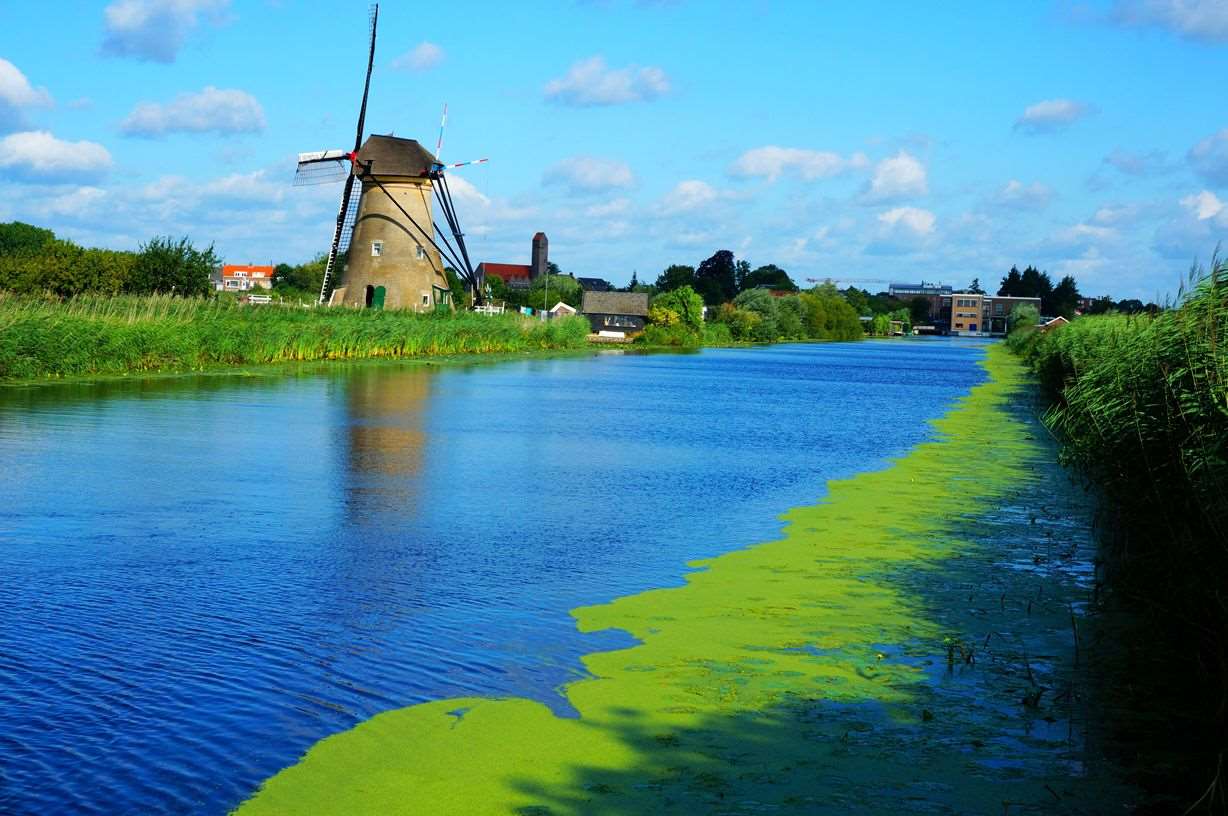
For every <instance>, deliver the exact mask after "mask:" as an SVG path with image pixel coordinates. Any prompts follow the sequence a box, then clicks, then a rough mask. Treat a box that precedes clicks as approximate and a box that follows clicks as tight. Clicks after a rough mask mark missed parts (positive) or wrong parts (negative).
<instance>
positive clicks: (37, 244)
mask: <svg viewBox="0 0 1228 816" xmlns="http://www.w3.org/2000/svg"><path fill="white" fill-rule="evenodd" d="M54 240H55V233H54V232H52V231H51V230H49V229H43V228H42V227H35V226H32V225H30V224H24V223H22V222H21V221H13V222H10V223H8V224H0V255H33V254H35V253H37V252H39V251H40V250H42V249H43V248H44V247H46V246H47V245H48V244H50V243H51V242H52V241H54Z"/></svg>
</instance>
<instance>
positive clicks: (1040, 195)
mask: <svg viewBox="0 0 1228 816" xmlns="http://www.w3.org/2000/svg"><path fill="white" fill-rule="evenodd" d="M1052 198H1053V190H1052V188H1050V187H1048V186H1046V185H1044V184H1041V183H1040V182H1039V181H1034V182H1032V183H1031V184H1024V183H1023V182H1022V181H1019V180H1018V179H1011V180H1010V181H1008V182H1007V183H1006V184H1005V186H1003V187H1002V189H1000V190H998V192H997V193H995V194H994V197H993V203H994V204H995V205H997V206H999V207H1003V208H1005V209H1016V210H1042V209H1044V208H1045V207H1047V206H1049V201H1050V200H1051V199H1052Z"/></svg>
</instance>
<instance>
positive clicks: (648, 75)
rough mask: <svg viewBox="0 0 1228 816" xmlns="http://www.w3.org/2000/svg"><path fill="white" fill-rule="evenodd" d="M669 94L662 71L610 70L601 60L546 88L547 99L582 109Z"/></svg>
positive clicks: (577, 67) (583, 64)
mask: <svg viewBox="0 0 1228 816" xmlns="http://www.w3.org/2000/svg"><path fill="white" fill-rule="evenodd" d="M668 92H669V78H668V77H667V76H666V75H665V72H664V71H662V70H661V69H660V68H654V67H652V66H647V67H643V68H641V67H639V66H636V65H630V66H627V67H626V68H617V69H616V68H610V67H609V66H607V65H606V62H605V59H604V58H603V57H600V56H595V57H589V58H588V59H583V60H580V61H579V62H577V63H575V64H573V65H572V66H571V68H570V69H568V71H567V74H566V76H563V77H560V78H559V79H552V80H550V82H548V83H547V84H546V99H548V100H550V101H553V102H558V103H560V104H563V105H575V106H578V107H592V106H597V105H623V104H626V103H628V102H641V101H644V100H648V99H656V98H657V97H659V96H662V95H664V94H666V93H668Z"/></svg>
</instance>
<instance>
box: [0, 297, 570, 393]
mask: <svg viewBox="0 0 1228 816" xmlns="http://www.w3.org/2000/svg"><path fill="white" fill-rule="evenodd" d="M587 334H588V322H587V321H585V320H584V319H582V318H576V317H572V318H563V319H559V320H554V321H550V322H548V323H541V322H537V321H530V320H525V319H523V318H521V317H519V316H516V315H505V316H493V317H486V316H481V315H474V314H469V313H463V314H455V315H420V314H415V313H412V312H397V311H358V310H351V309H316V308H302V307H294V306H281V305H266V306H241V305H238V304H235V303H233V302H230V301H228V300H225V299H188V298H174V297H169V296H157V295H155V296H148V297H135V296H134V297H106V296H80V297H76V298H71V299H68V300H58V299H54V298H27V297H19V296H14V295H11V294H5V293H0V380H4V381H21V380H35V379H45V378H55V377H73V376H91V375H109V374H124V373H129V372H152V371H193V370H198V369H203V368H209V367H215V366H225V365H257V364H267V363H280V362H289V361H307V360H335V359H361V358H371V357H423V356H434V355H451V354H490V353H506V352H520V351H532V350H543V349H569V348H581V347H583V346H584V344H585V337H586V335H587Z"/></svg>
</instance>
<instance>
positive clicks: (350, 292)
mask: <svg viewBox="0 0 1228 816" xmlns="http://www.w3.org/2000/svg"><path fill="white" fill-rule="evenodd" d="M354 163H355V166H356V168H358V170H357V171H356V172H359V173H360V175H359V180H360V181H361V182H362V192H361V196H360V198H359V203H358V211H357V214H356V216H355V219H354V226H353V233H352V234H351V237H350V242H349V249H348V251H347V253H346V256H345V261H344V263H343V264H342V266H341V274H340V276H339V278H340V280H339V281H338V284H337V286H336V288H334V289H333V291H332V296H331V298H330V299H329V304H330V305H344V306H360V307H371V308H387V309H413V310H414V311H419V312H422V311H433V310H434V309H436V308H438V307H440V306H448V307H449V308H450V304H451V290H450V289H449V288H448V280H447V278H446V277H445V276H444V271H443V260H442V258H441V256H440V253H439V250H438V249H436V247H435V231H434V220H433V218H432V216H431V207H432V202H433V200H434V195H433V192H432V181H431V177H432V173H433V168H434V165H435V159H434V157H433V156H432V155H431V154H430V153H429V152H427V150H426V149H425V148H424V147H422V145H420V144H419V143H418V142H416V141H414V140H413V139H399V138H397V137H395V136H371V137H369V138H368V139H367V141H366V143H364V144H363V146H362V148H361V149H360V150H359V151H358V154H357V156H356V157H355V162H354ZM416 225H418V226H420V227H421V229H418V228H416Z"/></svg>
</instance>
